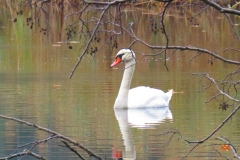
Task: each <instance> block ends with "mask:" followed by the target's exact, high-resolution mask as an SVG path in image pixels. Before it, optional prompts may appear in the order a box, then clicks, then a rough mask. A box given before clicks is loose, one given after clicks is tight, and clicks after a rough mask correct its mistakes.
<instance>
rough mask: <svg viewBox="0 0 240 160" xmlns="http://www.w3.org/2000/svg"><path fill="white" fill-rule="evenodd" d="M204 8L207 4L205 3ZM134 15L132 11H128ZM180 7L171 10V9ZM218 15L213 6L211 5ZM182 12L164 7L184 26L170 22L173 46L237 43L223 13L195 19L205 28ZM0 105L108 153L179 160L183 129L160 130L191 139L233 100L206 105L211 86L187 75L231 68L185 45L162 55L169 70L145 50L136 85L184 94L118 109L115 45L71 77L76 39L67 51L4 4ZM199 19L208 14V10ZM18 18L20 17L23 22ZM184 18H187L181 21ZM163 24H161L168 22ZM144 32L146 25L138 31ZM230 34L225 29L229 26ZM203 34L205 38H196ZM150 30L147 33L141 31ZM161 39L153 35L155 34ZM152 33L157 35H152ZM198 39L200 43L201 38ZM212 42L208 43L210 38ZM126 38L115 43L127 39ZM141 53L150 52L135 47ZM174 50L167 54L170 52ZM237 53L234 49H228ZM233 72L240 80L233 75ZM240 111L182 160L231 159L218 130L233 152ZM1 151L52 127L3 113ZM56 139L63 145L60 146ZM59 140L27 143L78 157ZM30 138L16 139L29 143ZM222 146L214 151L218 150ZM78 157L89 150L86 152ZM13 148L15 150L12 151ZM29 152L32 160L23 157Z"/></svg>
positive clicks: (52, 155)
mask: <svg viewBox="0 0 240 160" xmlns="http://www.w3.org/2000/svg"><path fill="white" fill-rule="evenodd" d="M209 12H210V11H209ZM131 14H133V13H130V17H131ZM172 14H173V15H176V16H172ZM214 14H216V13H214ZM177 15H178V10H175V12H174V10H170V13H169V18H168V19H167V20H168V21H169V22H171V23H172V24H173V23H174V24H176V25H178V27H179V30H182V32H176V33H175V31H176V30H174V28H175V26H174V25H169V26H168V27H169V28H168V30H169V32H170V35H172V36H173V38H172V39H173V41H172V42H171V43H172V45H174V44H178V45H179V42H180V44H181V45H195V46H197V47H204V48H208V49H209V50H221V49H222V48H224V47H225V46H228V45H230V44H231V46H232V47H236V46H237V45H239V44H238V43H236V44H235V42H234V40H233V41H231V39H233V37H234V36H233V35H228V34H224V31H229V30H228V29H229V27H228V25H227V24H225V23H224V22H225V21H226V20H225V19H223V18H222V17H219V18H218V19H215V21H216V22H215V23H214V24H216V25H217V24H219V23H221V24H222V27H220V26H216V28H215V29H214V31H215V32H219V33H218V34H213V31H212V30H213V27H212V26H211V25H209V24H208V23H206V22H205V21H201V20H202V19H200V18H199V20H198V22H199V23H200V24H201V27H198V28H197V27H189V26H191V24H190V23H188V21H187V20H186V19H187V17H188V15H185V16H181V17H178V16H177ZM0 17H2V18H1V19H3V20H2V23H0V35H1V37H0V113H1V115H6V116H11V117H16V118H19V119H22V120H25V121H29V122H33V123H35V124H37V125H40V126H42V127H46V128H49V129H51V130H54V131H56V132H58V133H61V134H63V135H66V136H68V137H70V138H72V139H74V140H77V141H79V142H80V143H82V144H84V145H85V146H86V147H89V148H90V149H91V150H93V151H95V152H96V153H98V154H100V155H101V156H102V157H106V158H107V159H110V158H111V157H112V156H116V154H113V153H116V152H117V151H121V152H122V154H123V155H125V156H127V157H129V159H149V160H150V159H181V158H182V157H184V156H185V155H186V154H187V153H188V152H189V151H190V150H191V149H192V147H193V145H188V144H186V143H184V142H183V141H182V140H179V139H178V137H179V135H178V134H176V135H174V136H173V137H171V135H172V134H166V135H165V134H164V133H166V131H172V130H174V131H176V130H178V131H179V132H180V133H181V135H182V136H183V137H184V138H186V139H187V140H200V139H203V138H204V137H206V136H207V135H209V134H210V133H211V132H212V131H213V130H214V129H215V128H216V127H217V126H218V125H219V124H221V122H222V121H223V120H224V119H225V118H226V117H227V115H228V114H229V113H231V111H232V108H229V109H227V110H226V111H222V110H221V109H219V103H218V102H216V101H213V102H210V103H205V101H207V100H208V99H209V98H211V96H213V95H214V91H215V90H214V88H210V89H209V90H207V91H206V92H202V91H201V88H202V86H203V84H205V85H206V83H207V81H206V82H205V81H200V78H199V77H196V76H193V75H192V73H196V72H197V73H202V72H208V73H209V74H210V76H214V77H215V78H218V79H223V78H224V77H225V76H226V73H230V72H232V71H234V70H236V69H237V66H230V65H227V64H224V63H223V62H221V61H218V60H214V62H213V65H211V64H209V63H208V61H207V59H208V58H209V57H208V56H201V57H199V58H196V59H193V60H192V61H190V59H191V58H192V57H193V56H194V55H195V54H194V53H191V52H184V54H183V52H180V51H179V52H176V53H175V54H173V55H172V56H171V57H170V58H169V60H168V61H167V64H168V68H169V71H167V70H166V68H165V66H164V61H163V56H158V57H156V58H151V57H147V58H146V59H145V58H142V57H141V55H139V54H138V55H137V59H138V63H137V66H136V70H135V73H134V78H133V81H132V87H135V86H139V85H145V86H151V87H154V88H161V89H162V90H164V91H167V90H168V89H170V88H173V89H174V90H176V91H184V94H183V95H181V94H176V95H173V97H172V100H171V103H170V105H171V107H170V108H164V109H156V110H114V109H113V104H114V101H115V98H116V95H117V92H118V89H119V85H120V82H121V78H122V75H123V71H122V67H123V66H119V68H118V69H111V68H109V65H110V63H111V62H112V60H113V57H114V56H115V53H116V52H117V51H118V49H114V52H113V56H112V58H108V57H107V52H108V50H101V51H99V52H98V53H97V55H96V56H95V57H92V56H90V55H87V56H85V57H84V59H83V60H82V62H81V64H80V66H79V67H78V69H77V71H76V73H75V74H74V76H73V78H72V79H71V80H70V79H69V78H68V76H69V74H70V71H71V70H72V68H73V67H74V65H75V63H76V62H77V60H78V58H77V57H78V55H79V49H76V48H77V44H72V45H73V46H74V49H73V50H69V47H68V45H65V44H60V43H58V42H59V41H61V39H60V38H59V37H57V36H56V37H54V38H52V39H50V38H49V37H48V35H47V36H45V35H43V34H42V33H37V32H34V31H31V30H30V29H29V28H26V27H23V26H22V24H24V22H22V23H21V19H20V20H19V21H20V22H19V23H16V24H15V23H13V22H12V18H13V16H12V14H11V13H10V12H9V10H8V9H3V10H2V11H1V12H0ZM201 18H203V19H204V18H209V19H208V21H207V22H211V20H212V19H211V18H212V17H210V16H209V15H208V14H206V15H204V16H203V17H201ZM148 19H149V16H144V15H143V16H142V17H141V16H139V20H140V21H142V22H144V21H148ZM23 20H24V19H22V21H23ZM182 21H186V23H180V22H182ZM171 23H167V24H171ZM142 30H145V28H144V26H142V27H139V28H138V31H139V32H141V31H142ZM227 33H229V32H227ZM204 37H205V39H207V40H208V41H203V40H202V39H204ZM148 38H151V37H146V39H148ZM157 38H160V37H155V39H157ZM152 41H154V38H152ZM200 42H201V43H200ZM209 42H211V43H209ZM125 43H127V42H126V41H124V42H123V43H120V44H119V45H120V46H121V47H126V44H125ZM140 47H141V45H137V46H135V47H134V48H133V49H134V50H135V51H136V53H138V52H140V51H141V52H143V51H146V50H147V49H146V48H144V47H143V48H140ZM169 55H170V54H169ZM231 58H233V59H234V58H235V59H238V60H239V57H236V56H235V57H234V55H233V56H232V57H231ZM236 78H240V77H239V75H236ZM239 114H240V113H238V112H237V114H236V115H235V116H234V117H233V118H232V119H231V120H230V121H229V122H227V124H226V125H225V126H224V127H223V128H222V129H221V130H220V131H219V132H217V133H216V135H214V137H212V138H211V139H210V140H209V141H208V142H207V143H204V144H203V145H199V146H198V147H197V148H196V149H195V150H194V151H193V152H192V153H191V154H189V156H188V159H217V158H219V157H220V155H219V153H218V152H220V154H221V155H222V156H226V157H230V158H232V157H233V155H232V153H231V152H230V151H222V150H221V147H220V145H211V144H218V143H219V144H220V143H221V142H220V141H217V140H215V139H214V138H215V137H217V136H224V137H227V138H228V139H229V140H230V141H231V142H232V144H233V145H234V146H235V147H236V149H237V150H238V149H239V147H240V143H239V142H240V141H239V139H240V128H239V126H240V121H239V118H238V117H239ZM0 125H1V127H0V141H1V143H0V157H4V156H8V155H10V154H11V153H13V152H14V151H15V150H16V149H17V147H20V146H21V145H23V144H27V143H30V142H34V141H39V140H42V139H45V138H48V137H49V136H50V135H49V134H47V133H45V132H43V131H39V130H36V129H34V128H32V127H28V126H25V125H23V124H19V123H17V122H14V121H10V120H5V119H0ZM59 145H60V146H59ZM62 146H63V143H62V142H61V141H60V140H58V139H56V140H52V141H49V142H48V143H42V144H40V145H37V146H35V147H34V148H33V150H32V151H33V152H34V153H37V154H39V155H41V156H43V157H46V158H47V159H54V160H55V159H76V158H77V157H76V155H75V154H74V153H73V152H71V151H70V150H69V149H68V148H66V147H62ZM31 147H32V145H28V146H24V147H20V148H19V149H18V151H19V152H20V151H23V149H24V148H26V149H31ZM216 150H217V151H218V152H217V151H216ZM79 152H80V153H81V154H82V155H83V156H85V157H88V155H87V154H86V153H84V152H83V151H79ZM15 153H16V151H15ZM25 158H26V159H33V158H31V157H28V156H26V157H25Z"/></svg>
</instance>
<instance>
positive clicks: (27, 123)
mask: <svg viewBox="0 0 240 160" xmlns="http://www.w3.org/2000/svg"><path fill="white" fill-rule="evenodd" d="M0 118H4V119H8V120H12V121H15V122H19V123H22V124H25V125H27V126H31V127H34V128H36V129H38V130H41V131H45V132H47V133H51V134H53V135H55V136H57V137H58V138H61V139H63V140H65V141H68V142H69V143H71V144H73V145H75V146H77V147H79V148H81V149H83V150H84V151H85V152H87V153H88V154H89V155H90V156H94V157H95V158H97V159H99V160H103V158H102V157H101V156H99V155H97V154H95V153H94V152H93V151H91V150H89V149H88V148H87V147H85V146H84V145H82V144H81V143H79V142H77V141H74V140H72V139H71V138H69V137H66V136H64V135H62V134H60V133H57V132H55V131H52V130H50V129H47V128H44V127H41V126H38V125H36V124H34V123H30V122H26V121H23V120H20V119H17V118H13V117H8V116H4V115H0Z"/></svg>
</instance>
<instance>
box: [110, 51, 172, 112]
mask: <svg viewBox="0 0 240 160" xmlns="http://www.w3.org/2000/svg"><path fill="white" fill-rule="evenodd" d="M120 62H124V63H125V69H124V74H123V79H122V83H121V86H120V89H119V92H118V96H117V98H116V100H115V104H114V108H145V107H162V106H169V101H170V100H171V97H172V94H173V90H172V89H171V90H169V91H168V92H166V93H164V92H163V91H161V90H159V89H154V88H149V87H144V86H140V87H136V88H133V89H130V85H131V81H132V76H133V73H134V69H135V65H136V58H135V53H134V52H133V51H132V50H130V49H121V50H120V51H119V52H118V53H117V55H116V57H115V60H114V62H113V63H112V64H111V67H114V66H115V65H117V64H118V63H120Z"/></svg>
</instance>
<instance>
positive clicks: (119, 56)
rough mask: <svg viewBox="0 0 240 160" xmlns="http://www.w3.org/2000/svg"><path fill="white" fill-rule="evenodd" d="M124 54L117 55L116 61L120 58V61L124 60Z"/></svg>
mask: <svg viewBox="0 0 240 160" xmlns="http://www.w3.org/2000/svg"><path fill="white" fill-rule="evenodd" d="M123 55H124V54H119V55H117V56H116V57H115V59H117V58H120V59H122V56H123Z"/></svg>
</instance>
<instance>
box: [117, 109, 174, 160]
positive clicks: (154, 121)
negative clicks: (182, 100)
mask: <svg viewBox="0 0 240 160" xmlns="http://www.w3.org/2000/svg"><path fill="white" fill-rule="evenodd" d="M114 112H115V116H116V118H117V121H118V124H119V128H120V130H121V133H122V138H123V142H124V146H125V151H122V152H121V151H117V150H116V149H114V150H113V158H117V159H131V160H134V159H136V150H135V146H134V142H133V138H132V134H131V131H130V127H134V128H141V129H150V128H151V129H152V128H155V127H156V126H157V125H159V124H160V123H164V122H165V120H166V119H169V120H172V119H173V116H172V113H171V111H170V109H169V106H166V107H158V108H129V109H120V108H115V109H114Z"/></svg>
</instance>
